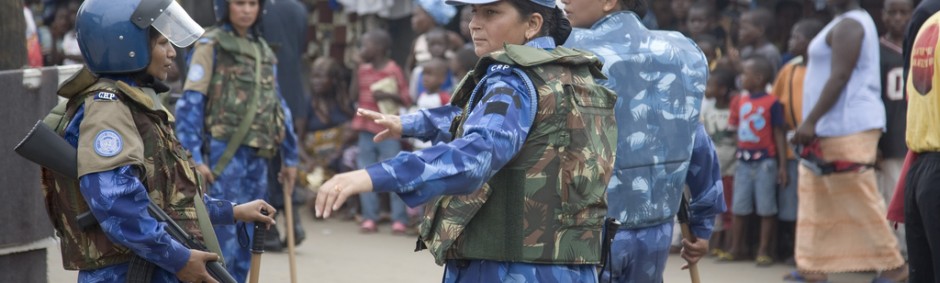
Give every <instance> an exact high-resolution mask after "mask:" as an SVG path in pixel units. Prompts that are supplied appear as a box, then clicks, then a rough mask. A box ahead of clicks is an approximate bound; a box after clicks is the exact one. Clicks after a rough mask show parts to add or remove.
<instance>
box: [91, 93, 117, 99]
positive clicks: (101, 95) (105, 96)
mask: <svg viewBox="0 0 940 283" xmlns="http://www.w3.org/2000/svg"><path fill="white" fill-rule="evenodd" d="M117 100H118V98H117V94H114V93H111V92H106V91H99V92H98V93H97V94H95V101H117Z"/></svg>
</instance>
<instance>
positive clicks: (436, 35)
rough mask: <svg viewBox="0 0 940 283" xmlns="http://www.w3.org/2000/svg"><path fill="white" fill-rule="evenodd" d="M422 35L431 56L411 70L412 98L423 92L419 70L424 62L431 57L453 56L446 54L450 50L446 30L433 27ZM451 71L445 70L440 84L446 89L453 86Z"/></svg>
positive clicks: (410, 89)
mask: <svg viewBox="0 0 940 283" xmlns="http://www.w3.org/2000/svg"><path fill="white" fill-rule="evenodd" d="M424 37H425V39H426V41H427V46H428V55H430V56H431V57H430V58H428V59H427V60H423V61H421V63H420V64H419V65H418V66H417V67H415V68H414V70H412V71H411V80H410V81H409V85H410V86H411V87H410V88H409V94H410V95H411V98H412V99H417V98H418V95H419V94H421V93H422V92H424V84H423V83H422V82H421V80H422V79H423V78H424V76H423V75H422V74H421V71H422V70H423V68H424V63H427V62H429V61H430V60H433V59H444V58H448V57H451V58H452V57H454V56H453V54H452V53H451V54H450V56H447V55H448V51H449V50H450V41H449V40H448V38H447V31H446V30H444V29H443V28H440V27H435V28H433V29H431V30H430V31H428V32H427V33H425V34H424ZM454 85H455V83H454V79H453V73H451V72H450V70H448V71H447V76H446V77H445V78H444V81H443V82H442V85H441V86H440V87H441V88H443V89H444V90H446V91H450V90H451V89H452V88H453V87H454Z"/></svg>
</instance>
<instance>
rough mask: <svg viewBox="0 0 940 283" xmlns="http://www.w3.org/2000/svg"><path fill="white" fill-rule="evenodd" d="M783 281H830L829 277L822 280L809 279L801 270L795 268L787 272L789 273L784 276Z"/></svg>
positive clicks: (824, 282)
mask: <svg viewBox="0 0 940 283" xmlns="http://www.w3.org/2000/svg"><path fill="white" fill-rule="evenodd" d="M783 281H791V282H815V283H829V279H828V278H827V279H823V280H821V281H820V280H809V279H807V278H806V277H805V276H803V275H802V274H800V272H799V271H797V270H793V271H791V272H790V274H787V275H785V276H783Z"/></svg>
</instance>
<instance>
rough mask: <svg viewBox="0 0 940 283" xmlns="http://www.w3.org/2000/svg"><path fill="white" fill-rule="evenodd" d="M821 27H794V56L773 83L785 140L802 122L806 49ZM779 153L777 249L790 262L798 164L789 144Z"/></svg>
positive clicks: (791, 43) (812, 21)
mask: <svg viewBox="0 0 940 283" xmlns="http://www.w3.org/2000/svg"><path fill="white" fill-rule="evenodd" d="M822 28H823V23H822V22H820V21H819V20H815V19H806V20H801V21H799V22H797V23H796V24H795V25H793V29H792V31H791V32H790V40H789V42H788V47H787V50H789V51H790V53H791V54H793V56H795V57H794V58H793V59H792V60H790V62H787V64H786V65H784V66H783V68H781V69H780V72H779V73H778V74H777V79H776V80H775V81H774V86H773V95H774V96H776V97H777V100H778V101H780V104H781V105H782V106H783V117H784V119H783V120H784V121H786V129H787V137H791V136H793V133H794V132H795V131H796V127H797V126H798V125H800V123H802V122H803V116H802V115H803V114H802V113H803V79H804V77H805V75H806V61H805V59H804V58H806V48H807V47H808V46H809V42H810V40H812V39H813V37H816V34H818V33H819V31H820V30H822ZM780 154H786V156H787V174H788V175H789V176H787V185H786V186H785V187H783V189H781V190H779V191H778V195H777V207H778V208H779V212H778V213H777V217H778V218H779V219H780V225H779V226H778V228H779V231H780V232H779V233H777V235H778V236H779V238H778V239H779V241H778V243H779V245H778V247H779V249H778V251H779V252H778V253H777V254H778V255H779V258H781V259H786V260H787V261H789V259H792V256H793V250H794V247H795V244H796V211H797V206H798V198H797V194H796V191H797V182H798V179H797V178H798V176H799V174H798V171H797V170H798V168H799V162H798V160H797V159H796V155H795V154H794V153H793V150H791V149H790V148H789V145H787V144H784V148H783V149H781V150H780Z"/></svg>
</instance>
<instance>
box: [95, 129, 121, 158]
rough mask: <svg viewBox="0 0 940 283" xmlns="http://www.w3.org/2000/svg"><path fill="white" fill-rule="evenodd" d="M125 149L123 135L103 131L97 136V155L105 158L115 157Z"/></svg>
mask: <svg viewBox="0 0 940 283" xmlns="http://www.w3.org/2000/svg"><path fill="white" fill-rule="evenodd" d="M123 148H124V140H122V139H121V135H120V134H118V133H117V132H115V131H112V130H102V131H100V132H98V135H97V136H95V153H97V154H98V155H101V156H104V157H111V156H115V155H117V154H118V153H121V149H123Z"/></svg>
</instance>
